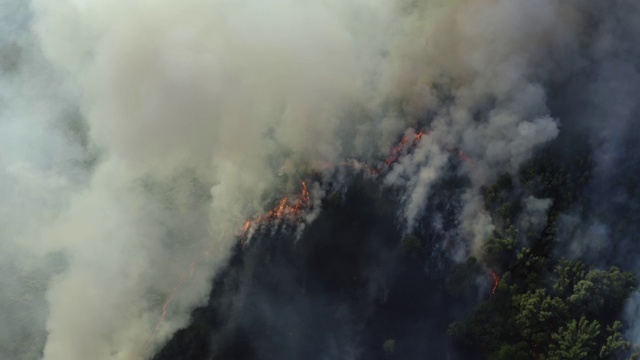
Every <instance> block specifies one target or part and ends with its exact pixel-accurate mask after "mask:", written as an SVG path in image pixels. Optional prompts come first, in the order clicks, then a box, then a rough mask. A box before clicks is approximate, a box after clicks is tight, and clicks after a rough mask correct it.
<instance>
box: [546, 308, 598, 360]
mask: <svg viewBox="0 0 640 360" xmlns="http://www.w3.org/2000/svg"><path fill="white" fill-rule="evenodd" d="M600 331H601V326H600V323H599V322H598V321H596V320H593V321H591V322H590V321H589V320H587V319H586V318H585V317H584V316H582V317H581V318H580V320H578V321H576V320H575V319H573V320H571V321H570V322H569V323H568V324H567V325H566V326H563V327H560V329H559V330H558V332H557V333H554V334H552V335H551V338H552V339H553V342H552V343H551V345H550V346H549V348H550V350H549V354H548V355H547V356H545V359H549V360H580V359H598V358H599V357H596V356H597V355H596V354H598V352H597V351H595V350H596V341H597V337H598V335H600Z"/></svg>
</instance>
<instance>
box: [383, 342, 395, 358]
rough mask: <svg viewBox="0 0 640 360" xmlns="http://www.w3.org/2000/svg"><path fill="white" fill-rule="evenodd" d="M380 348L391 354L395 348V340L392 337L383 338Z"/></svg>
mask: <svg viewBox="0 0 640 360" xmlns="http://www.w3.org/2000/svg"><path fill="white" fill-rule="evenodd" d="M382 349H383V350H384V353H385V354H388V355H389V354H393V352H394V351H395V350H396V341H395V340H393V339H387V340H385V342H384V343H383V344H382Z"/></svg>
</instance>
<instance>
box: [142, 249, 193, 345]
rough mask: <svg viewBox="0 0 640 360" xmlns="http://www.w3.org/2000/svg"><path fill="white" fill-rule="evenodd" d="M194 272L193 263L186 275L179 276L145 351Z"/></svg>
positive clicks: (163, 305)
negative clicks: (170, 306) (168, 309)
mask: <svg viewBox="0 0 640 360" xmlns="http://www.w3.org/2000/svg"><path fill="white" fill-rule="evenodd" d="M194 271H195V262H192V263H191V265H190V266H189V273H188V275H187V273H186V272H185V273H183V274H182V276H180V281H178V284H177V285H176V286H175V287H174V288H173V289H172V290H171V294H170V295H169V297H168V298H167V300H166V301H165V302H164V304H162V312H161V314H160V317H159V318H158V321H157V322H156V326H155V327H154V328H153V332H152V333H151V337H150V338H149V341H148V342H147V345H146V346H145V348H146V349H148V348H149V346H151V343H152V342H153V339H155V338H156V335H157V334H158V331H159V330H160V325H161V324H162V322H163V321H164V320H165V319H166V317H167V308H168V307H169V305H171V304H172V303H173V301H174V300H175V298H176V295H177V294H178V292H179V291H180V289H182V287H183V286H184V284H185V282H186V280H187V278H190V277H191V276H193V272H194Z"/></svg>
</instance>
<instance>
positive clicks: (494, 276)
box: [491, 270, 500, 296]
mask: <svg viewBox="0 0 640 360" xmlns="http://www.w3.org/2000/svg"><path fill="white" fill-rule="evenodd" d="M491 280H493V288H491V295H492V296H493V295H494V294H495V293H496V290H497V289H498V284H499V283H500V277H499V276H498V273H497V272H495V271H493V270H492V271H491Z"/></svg>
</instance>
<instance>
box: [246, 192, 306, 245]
mask: <svg viewBox="0 0 640 360" xmlns="http://www.w3.org/2000/svg"><path fill="white" fill-rule="evenodd" d="M310 204H311V195H310V194H309V187H308V186H307V183H306V182H304V181H302V189H301V191H300V195H298V196H297V197H296V198H295V200H293V201H291V200H289V197H288V196H286V195H285V196H284V197H283V198H282V199H280V201H279V202H278V205H277V206H275V207H274V208H272V209H271V210H269V211H267V213H266V214H264V215H260V216H257V217H255V218H253V219H247V221H245V223H244V225H243V226H242V231H241V233H240V235H241V236H243V237H245V238H246V237H247V235H248V234H249V232H250V231H251V230H253V229H255V228H257V227H259V226H260V225H263V224H267V223H271V222H274V221H280V220H293V221H295V222H296V223H299V222H300V216H301V214H302V212H303V210H306V209H307V208H308V207H309V206H310Z"/></svg>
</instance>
